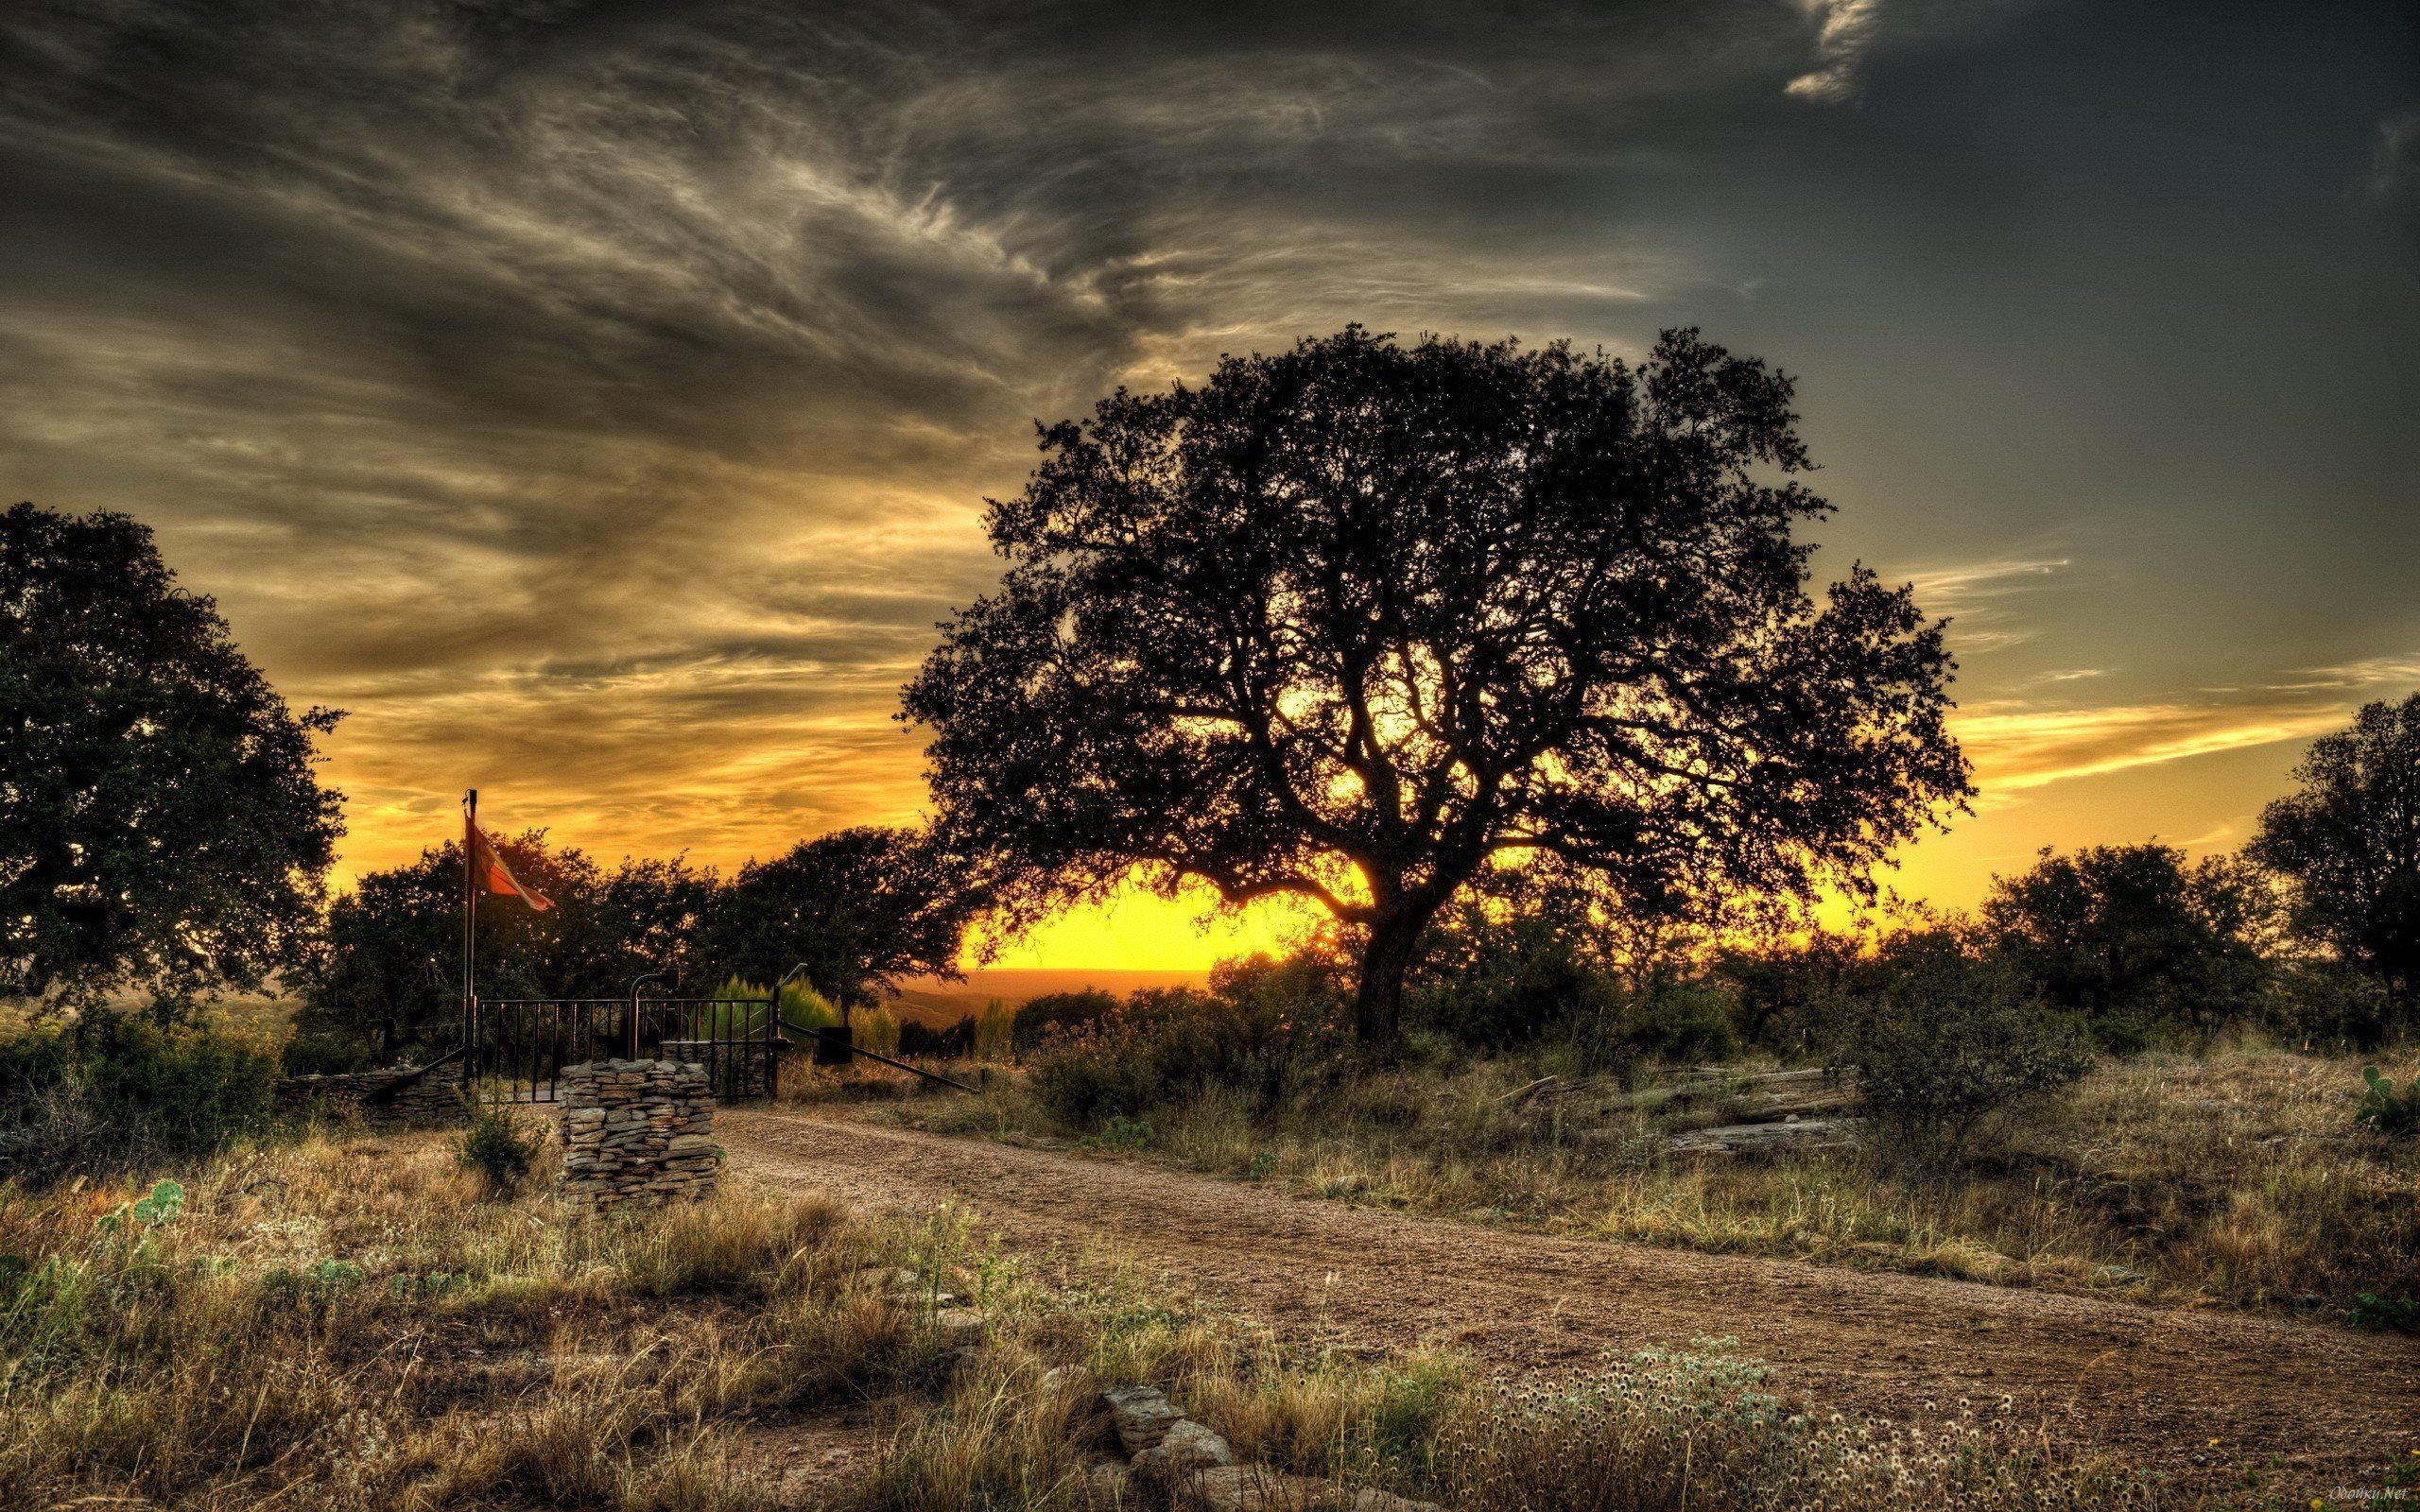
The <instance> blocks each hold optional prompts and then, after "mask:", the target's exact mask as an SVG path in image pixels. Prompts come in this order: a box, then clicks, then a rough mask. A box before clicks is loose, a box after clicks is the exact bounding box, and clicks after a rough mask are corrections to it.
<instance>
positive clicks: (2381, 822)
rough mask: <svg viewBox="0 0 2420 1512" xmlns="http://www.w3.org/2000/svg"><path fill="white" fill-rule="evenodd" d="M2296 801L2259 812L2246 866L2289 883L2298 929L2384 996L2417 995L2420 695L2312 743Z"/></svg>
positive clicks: (2399, 1010)
mask: <svg viewBox="0 0 2420 1512" xmlns="http://www.w3.org/2000/svg"><path fill="white" fill-rule="evenodd" d="M2294 780H2295V781H2296V782H2300V783H2301V784H2302V790H2301V791H2300V792H2298V793H2292V794H2289V795H2288V796H2286V797H2285V798H2281V799H2277V800H2276V801H2275V802H2273V803H2271V804H2270V805H2269V806H2268V808H2267V809H2265V810H2263V811H2262V812H2261V816H2260V827H2259V830H2258V831H2257V832H2256V833H2255V835H2254V837H2253V841H2252V845H2251V848H2250V851H2251V854H2252V855H2253V857H2254V858H2255V859H2256V860H2258V861H2260V862H2261V863H2263V864H2264V865H2267V866H2269V867H2273V868H2275V869H2276V870H2277V871H2279V872H2281V873H2283V874H2284V875H2285V876H2287V877H2289V878H2290V879H2291V880H2292V883H2293V886H2294V911H2295V916H2296V922H2297V924H2298V925H2299V926H2300V927H2301V928H2302V929H2303V930H2304V931H2305V932H2307V933H2308V934H2309V935H2311V936H2313V937H2315V938H2317V939H2319V940H2321V941H2324V942H2325V944H2326V945H2328V946H2329V947H2331V948H2332V949H2334V950H2335V951H2336V953H2337V954H2339V955H2340V956H2342V958H2343V960H2344V961H2345V962H2346V963H2347V964H2349V965H2352V966H2354V967H2357V968H2359V970H2361V971H2366V972H2368V973H2370V974H2371V975H2372V976H2373V977H2375V978H2376V979H2377V981H2378V983H2379V984H2380V985H2381V986H2382V987H2384V988H2385V989H2386V993H2387V998H2388V1003H2389V1010H2390V1017H2391V1018H2393V1019H2394V1020H2397V1021H2401V1020H2404V1019H2406V1018H2408V1016H2409V1015H2410V1014H2411V1005H2412V996H2413V993H2414V991H2415V990H2420V694H2413V695H2412V696H2410V697H2408V698H2405V699H2404V700H2403V701H2402V702H2401V703H2387V702H2384V701H2380V702H2377V703H2372V704H2366V705H2364V706H2363V707H2362V708H2361V710H2360V712H2359V713H2358V714H2356V715H2355V716H2354V719H2353V723H2352V726H2351V728H2349V729H2346V730H2338V731H2336V732H2335V733H2333V734H2327V735H2322V736H2321V737H2320V738H2319V739H2317V740H2315V741H2313V742H2312V743H2311V747H2310V750H2309V752H2308V754H2307V755H2306V756H2304V758H2303V760H2302V763H2301V765H2298V766H2296V767H2295V768H2294Z"/></svg>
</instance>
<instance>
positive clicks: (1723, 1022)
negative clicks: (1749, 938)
mask: <svg viewBox="0 0 2420 1512" xmlns="http://www.w3.org/2000/svg"><path fill="white" fill-rule="evenodd" d="M1620 1025H1621V1033H1622V1038H1623V1041H1624V1044H1625V1047H1626V1048H1627V1049H1628V1050H1629V1051H1630V1052H1631V1054H1632V1055H1634V1056H1638V1057H1652V1058H1654V1059H1657V1060H1728V1059H1730V1058H1731V1057H1734V1056H1736V1055H1737V1054H1738V1053H1739V1033H1738V1031H1737V1029H1734V1028H1733V1027H1732V1023H1731V999H1730V997H1729V996H1728V994H1726V993H1724V992H1723V991H1722V989H1721V988H1718V987H1715V986H1713V985H1712V984H1710V983H1706V982H1698V981H1679V982H1662V983H1658V984H1656V985H1654V986H1653V987H1651V988H1647V989H1645V990H1643V991H1641V992H1638V993H1636V994H1634V996H1633V997H1632V1000H1631V1003H1630V1005H1629V1007H1628V1009H1627V1010H1626V1011H1625V1012H1624V1014H1623V1015H1622V1018H1621V1020H1620Z"/></svg>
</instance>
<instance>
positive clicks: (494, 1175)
mask: <svg viewBox="0 0 2420 1512" xmlns="http://www.w3.org/2000/svg"><path fill="white" fill-rule="evenodd" d="M542 1149H543V1144H542V1143H541V1140H540V1137H539V1136H538V1135H536V1134H534V1133H531V1132H530V1131H529V1130H527V1129H525V1128H523V1127H522V1126H521V1121H520V1120H519V1119H517V1118H514V1117H513V1116H512V1115H511V1114H510V1113H507V1112H505V1111H503V1110H502V1109H500V1108H488V1107H482V1108H478V1109H477V1110H476V1111H475V1112H474V1113H473V1114H472V1115H471V1126H470V1127H469V1128H467V1129H465V1130H463V1131H462V1137H461V1139H460V1140H458V1142H456V1143H455V1146H454V1155H455V1160H456V1161H457V1162H458V1164H459V1165H460V1166H461V1167H462V1169H464V1170H466V1171H476V1172H478V1173H479V1175H481V1176H483V1177H486V1178H487V1182H488V1187H489V1189H490V1190H491V1191H495V1192H511V1191H514V1190H516V1189H517V1188H519V1187H520V1185H521V1183H522V1182H523V1181H524V1180H526V1179H527V1177H528V1175H529V1171H530V1168H531V1167H532V1166H534V1165H536V1164H537V1163H538V1157H539V1154H540V1153H541V1151H542Z"/></svg>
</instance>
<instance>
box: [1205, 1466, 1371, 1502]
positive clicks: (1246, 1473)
mask: <svg viewBox="0 0 2420 1512" xmlns="http://www.w3.org/2000/svg"><path fill="white" fill-rule="evenodd" d="M1175 1501H1176V1504H1177V1505H1178V1506H1180V1507H1183V1508H1185V1509H1186V1512H1308V1509H1309V1508H1313V1507H1320V1506H1328V1507H1333V1506H1338V1505H1340V1504H1341V1503H1342V1501H1343V1496H1342V1493H1341V1492H1340V1491H1339V1490H1338V1489H1337V1487H1336V1486H1332V1485H1330V1484H1329V1483H1328V1482H1326V1481H1321V1480H1313V1479H1311V1478H1310V1477H1308V1476H1305V1475H1288V1474H1285V1473H1284V1472H1282V1471H1279V1470H1272V1469H1270V1468H1269V1467H1268V1466H1266V1465H1221V1466H1219V1467H1216V1468H1215V1469H1205V1470H1201V1471H1198V1472H1196V1473H1195V1474H1192V1475H1188V1476H1186V1477H1185V1478H1184V1481H1183V1482H1182V1483H1181V1484H1180V1485H1179V1486H1177V1488H1176V1496H1175Z"/></svg>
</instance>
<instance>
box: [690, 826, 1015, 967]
mask: <svg viewBox="0 0 2420 1512" xmlns="http://www.w3.org/2000/svg"><path fill="white" fill-rule="evenodd" d="M974 911H975V899H974V896H973V895H972V894H971V893H970V892H969V891H968V890H967V888H966V887H965V885H964V878H963V877H962V875H961V874H960V873H959V868H957V867H956V866H954V865H953V864H952V862H951V861H950V859H949V858H948V857H947V856H945V855H943V854H942V852H941V851H939V849H938V848H936V847H935V846H934V845H933V844H932V842H931V839H930V837H928V836H926V835H924V834H921V833H917V832H914V831H911V830H897V829H884V828H881V827H879V826H872V825H866V826H859V827H858V828H856V829H849V830H839V831H836V832H834V833H830V834H825V835H819V836H817V837H816V838H814V839H812V840H807V841H803V842H801V843H800V844H799V845H797V846H794V847H792V848H791V849H790V850H789V851H787V852H785V853H784V854H782V855H779V856H776V857H774V858H773V859H772V860H770V861H751V862H749V863H747V864H746V865H745V866H742V867H741V868H739V871H738V873H737V874H736V875H735V876H734V877H733V878H732V880H731V883H730V885H729V886H727V887H726V888H724V889H723V891H722V893H721V894H720V896H719V897H717V900H716V902H715V906H714V911H713V914H712V916H711V918H710V919H709V921H708V925H707V933H706V938H705V940H704V942H703V944H702V945H701V946H700V953H701V954H705V955H706V956H707V957H708V958H710V959H712V960H713V961H714V962H715V963H716V965H717V970H722V971H734V972H737V973H738V974H740V975H742V976H745V977H748V978H750V979H752V980H754V981H759V982H770V981H772V980H774V979H775V978H777V977H779V976H780V975H781V974H782V973H783V972H785V971H788V970H789V969H790V968H791V967H792V966H804V967H805V968H806V971H805V976H806V979H807V980H808V981H809V982H811V983H813V984H814V985H815V989H816V990H817V991H819V992H821V993H822V994H823V995H824V996H825V997H827V998H830V999H831V1000H832V1001H833V1002H835V1003H838V1004H842V1005H856V1006H860V1007H864V1006H871V1005H873V1004H874V1003H876V1002H877V1001H879V1000H880V998H881V995H882V994H883V993H884V992H887V991H889V990H890V988H892V987H894V986H896V985H897V983H898V980H899V978H901V977H903V976H916V975H925V974H930V975H936V976H955V975H956V974H957V971H958V949H959V939H960V938H961V937H962V936H964V935H965V933H966V925H967V921H968V919H969V918H970V917H971V916H972V915H973V913H974Z"/></svg>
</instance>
